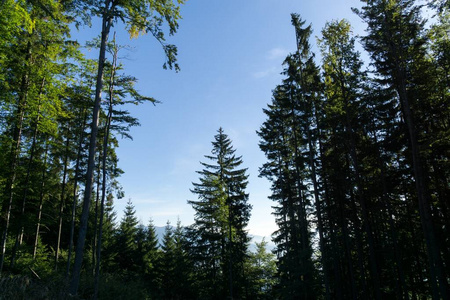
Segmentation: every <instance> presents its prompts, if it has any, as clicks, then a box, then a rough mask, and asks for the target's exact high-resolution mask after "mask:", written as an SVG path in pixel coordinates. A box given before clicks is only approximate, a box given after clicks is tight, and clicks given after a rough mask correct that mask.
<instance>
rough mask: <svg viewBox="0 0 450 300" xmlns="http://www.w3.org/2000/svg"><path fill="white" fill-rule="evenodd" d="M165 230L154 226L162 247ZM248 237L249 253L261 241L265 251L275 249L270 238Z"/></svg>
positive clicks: (162, 227) (163, 227)
mask: <svg viewBox="0 0 450 300" xmlns="http://www.w3.org/2000/svg"><path fill="white" fill-rule="evenodd" d="M172 228H174V227H173V226H172ZM165 230H166V227H165V226H161V227H160V226H155V232H156V235H157V236H158V242H159V245H162V241H163V237H164V232H165ZM250 237H251V238H252V240H251V242H250V246H249V250H250V251H251V252H255V250H256V244H255V243H261V242H262V240H263V239H264V240H265V241H266V242H267V246H266V249H267V251H272V250H273V249H275V243H274V242H272V240H271V238H270V237H267V236H266V237H264V236H260V235H252V234H250Z"/></svg>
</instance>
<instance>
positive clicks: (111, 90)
mask: <svg viewBox="0 0 450 300" xmlns="http://www.w3.org/2000/svg"><path fill="white" fill-rule="evenodd" d="M113 47H114V50H113V51H114V52H113V62H112V69H111V76H110V84H109V109H108V116H107V119H106V122H105V136H104V137H103V156H102V200H101V203H100V219H99V222H98V223H99V224H98V237H97V262H96V264H95V278H94V297H93V298H94V300H97V298H98V289H99V279H100V262H101V254H102V235H103V217H104V214H105V198H106V158H107V155H108V142H109V131H110V127H111V119H112V113H113V104H114V85H115V75H116V66H117V52H118V49H117V46H116V33H115V32H114V36H113ZM99 176H100V174H99Z"/></svg>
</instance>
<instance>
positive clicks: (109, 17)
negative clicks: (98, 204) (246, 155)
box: [69, 0, 115, 295]
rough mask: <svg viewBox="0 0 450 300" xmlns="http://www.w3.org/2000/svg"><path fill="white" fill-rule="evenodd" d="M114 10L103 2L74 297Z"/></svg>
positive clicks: (75, 289) (111, 4)
mask: <svg viewBox="0 0 450 300" xmlns="http://www.w3.org/2000/svg"><path fill="white" fill-rule="evenodd" d="M114 8H115V2H112V1H111V0H106V2H105V6H104V9H105V12H104V13H103V17H102V36H101V43H100V51H99V58H98V73H97V84H96V88H95V101H94V110H93V115H92V126H91V137H90V142H89V155H88V169H87V173H86V186H85V191H84V200H83V209H82V213H81V219H80V228H79V233H78V241H77V246H76V250H75V262H74V266H73V272H72V281H71V283H70V290H69V292H70V294H72V295H76V294H77V293H78V285H79V283H80V274H81V265H82V263H83V250H84V244H85V241H86V233H87V225H88V218H89V206H90V203H91V193H92V183H93V182H92V180H93V171H94V168H95V166H94V164H95V149H96V142H97V133H98V118H99V112H100V102H101V93H102V88H103V69H104V64H105V54H106V43H107V41H108V35H109V32H110V29H111V26H112V22H113V14H112V12H113V11H114Z"/></svg>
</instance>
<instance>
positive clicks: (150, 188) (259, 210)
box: [73, 0, 364, 239]
mask: <svg viewBox="0 0 450 300" xmlns="http://www.w3.org/2000/svg"><path fill="white" fill-rule="evenodd" d="M359 5H360V4H359V1H354V0H350V1H344V0H316V1H306V0H303V1H301V0H295V1H294V0H240V1H237V0H229V1H218V0H188V1H187V2H186V4H185V5H183V7H182V8H181V13H182V16H183V19H182V20H181V21H180V28H179V30H178V33H177V34H176V35H175V36H174V37H170V38H169V39H168V41H169V42H170V43H173V44H175V45H177V47H178V52H179V55H178V62H179V64H180V67H181V71H180V72H179V73H175V72H174V71H166V70H163V69H162V67H161V66H162V64H163V63H164V54H163V52H162V50H161V48H160V47H159V45H158V44H157V43H156V42H155V40H154V39H153V38H152V37H151V36H140V37H139V38H138V39H136V40H130V39H129V38H128V36H127V33H126V32H125V31H124V30H121V29H120V27H119V26H117V28H115V30H116V31H117V39H118V42H119V43H120V44H122V45H124V44H127V45H130V46H131V47H132V48H133V50H132V51H128V52H125V51H123V52H122V53H119V56H121V57H123V58H124V59H122V61H121V62H122V63H123V64H124V65H125V72H126V74H129V75H133V76H135V77H137V78H138V79H139V82H138V84H137V88H138V90H139V91H140V92H141V93H142V94H144V95H147V96H152V97H155V98H156V99H158V100H160V101H161V102H162V103H161V104H158V105H156V106H153V105H151V104H146V105H142V106H132V107H129V110H130V112H131V113H132V115H134V116H136V117H138V118H139V120H140V122H141V126H140V127H136V128H133V129H132V131H131V134H132V136H133V138H134V140H133V141H128V140H121V141H120V147H119V149H118V151H117V152H118V156H119V166H120V167H121V168H122V169H123V170H124V171H125V174H124V175H122V177H121V178H120V179H119V181H120V182H121V184H122V186H123V188H124V191H125V198H124V199H121V200H116V202H115V207H116V210H117V212H118V220H120V217H121V215H122V211H123V208H124V206H125V204H126V202H127V199H129V198H131V200H132V202H133V204H134V205H135V208H136V215H137V216H138V218H139V219H140V220H141V221H142V222H143V223H144V224H146V223H147V222H148V220H149V219H150V218H152V219H153V220H154V223H155V225H157V226H163V225H164V224H165V223H166V221H167V220H170V221H171V222H172V224H175V223H176V220H177V218H178V217H179V218H180V220H181V222H182V224H183V225H189V224H191V223H192V222H193V215H194V211H193V210H192V208H191V206H190V205H188V204H187V200H188V199H195V195H193V194H192V193H191V192H190V191H189V189H190V188H192V182H198V174H197V173H196V171H198V170H200V169H201V165H200V161H204V162H206V159H205V158H204V155H208V154H210V151H211V141H212V140H213V138H214V135H215V134H216V132H217V130H218V129H219V127H222V128H223V129H224V131H225V133H226V134H227V135H228V136H229V137H230V138H231V140H232V141H233V146H234V148H235V149H236V153H237V155H242V157H243V161H244V164H243V167H246V168H248V173H249V174H250V178H249V185H248V189H247V192H249V193H250V203H251V204H252V205H253V210H252V216H251V220H250V224H249V227H248V229H249V231H250V233H251V234H254V235H261V236H267V237H269V236H270V234H271V233H272V232H273V231H274V230H276V225H275V222H274V218H273V216H272V215H271V212H272V209H271V206H272V205H273V202H272V201H270V200H269V199H268V198H267V197H268V195H270V183H269V182H268V181H267V180H266V179H264V178H259V177H258V168H259V167H260V166H261V165H262V164H263V163H264V161H265V157H264V154H263V153H262V152H261V151H260V150H259V147H258V142H259V138H258V136H257V134H256V130H258V129H259V127H260V126H261V125H262V123H263V122H264V120H265V116H264V114H263V112H262V109H263V108H265V107H266V106H267V104H268V103H269V102H270V101H271V91H272V90H273V89H274V88H275V86H276V85H277V84H279V83H280V82H281V79H282V76H281V75H280V72H281V71H282V65H281V64H282V62H283V60H284V58H285V57H286V55H287V54H288V53H290V52H294V49H295V35H294V29H293V27H292V25H291V20H290V14H291V13H293V12H295V13H299V14H300V15H301V16H302V18H303V19H304V20H306V22H307V23H308V24H309V23H312V25H313V28H314V33H313V35H314V36H319V35H320V30H321V29H322V28H323V26H324V25H325V22H326V21H331V20H336V19H341V18H346V19H348V20H349V21H350V22H351V23H352V25H353V27H354V31H355V32H356V33H360V34H362V33H363V28H364V25H363V24H362V23H361V21H360V19H359V18H358V17H357V16H356V15H354V14H353V13H352V12H351V9H350V8H351V7H356V6H359ZM96 23H99V21H98V20H94V24H93V27H92V28H87V27H85V28H81V29H80V31H79V32H78V33H74V34H73V36H74V38H78V39H79V40H80V42H82V41H83V40H86V39H91V38H93V37H95V36H96V35H98V34H99V32H100V31H99V30H98V28H99V27H100V26H99V24H96ZM311 43H312V44H314V43H315V37H313V38H312V40H311ZM91 55H94V57H96V55H97V54H96V53H95V51H92V53H91ZM317 60H318V62H320V55H319V54H318V53H317ZM268 239H269V238H268Z"/></svg>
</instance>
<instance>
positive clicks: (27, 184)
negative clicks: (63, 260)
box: [10, 78, 45, 269]
mask: <svg viewBox="0 0 450 300" xmlns="http://www.w3.org/2000/svg"><path fill="white" fill-rule="evenodd" d="M44 84H45V78H43V79H42V84H41V87H40V90H39V95H38V101H39V103H38V110H37V115H36V120H35V124H34V130H33V139H32V142H31V149H30V157H29V159H28V168H27V174H26V176H25V188H24V192H23V196H22V210H21V213H20V219H19V222H20V226H19V229H18V232H17V235H16V241H15V243H14V247H13V250H12V254H11V261H10V269H12V268H13V267H14V264H15V259H16V254H17V250H18V249H19V247H20V245H21V244H22V239H23V233H24V218H25V207H26V202H27V196H28V190H29V188H30V182H29V181H30V175H31V169H32V166H33V161H34V152H35V149H36V140H37V134H38V125H39V119H40V113H41V96H42V91H43V89H44Z"/></svg>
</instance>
